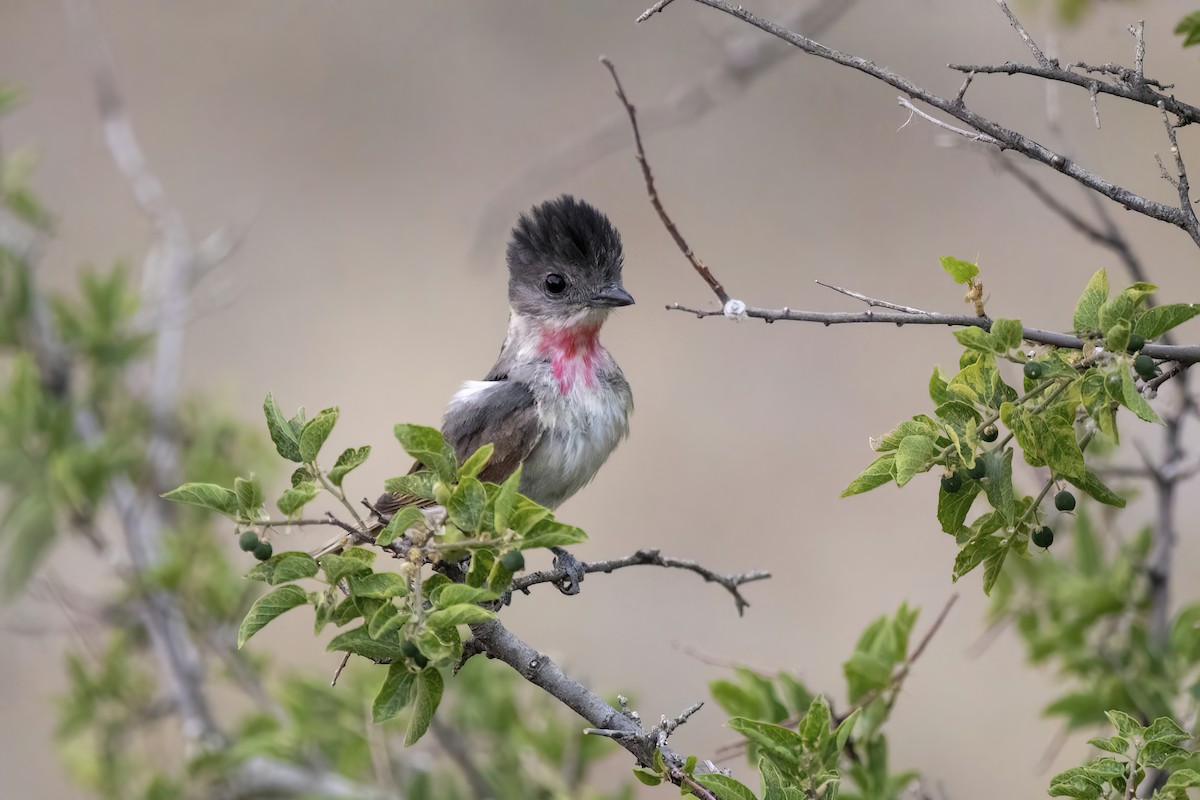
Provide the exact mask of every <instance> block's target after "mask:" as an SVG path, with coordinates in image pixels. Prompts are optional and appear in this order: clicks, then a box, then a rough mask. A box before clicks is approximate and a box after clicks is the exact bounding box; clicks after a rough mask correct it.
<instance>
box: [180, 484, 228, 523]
mask: <svg viewBox="0 0 1200 800" xmlns="http://www.w3.org/2000/svg"><path fill="white" fill-rule="evenodd" d="M162 498H163V499H164V500H170V501H171V502H173V503H183V504H184V505H189V506H197V507H199V508H206V509H208V510H210V511H216V512H217V513H218V514H224V515H225V516H227V517H229V518H230V519H232V520H237V518H238V499H237V495H236V494H234V493H233V490H232V489H226V488H225V487H224V486H217V485H216V484H215V483H185V484H184V485H183V486H180V487H179V488H178V489H172V490H171V491H169V492H167V493H166V494H164V495H162Z"/></svg>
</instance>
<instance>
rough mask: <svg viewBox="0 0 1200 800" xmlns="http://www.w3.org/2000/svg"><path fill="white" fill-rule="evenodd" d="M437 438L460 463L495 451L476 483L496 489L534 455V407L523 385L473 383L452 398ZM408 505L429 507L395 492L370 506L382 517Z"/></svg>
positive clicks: (537, 434)
mask: <svg viewBox="0 0 1200 800" xmlns="http://www.w3.org/2000/svg"><path fill="white" fill-rule="evenodd" d="M493 372H495V369H493ZM490 374H491V373H489V375H490ZM442 435H443V436H444V437H445V438H446V442H447V443H448V444H449V445H450V446H451V447H453V448H454V453H455V455H457V456H458V460H459V462H460V463H461V462H462V461H464V460H466V459H467V458H468V457H469V456H470V455H471V454H472V453H474V452H475V451H476V450H478V449H479V448H480V447H482V446H483V445H485V444H489V443H490V444H493V445H495V450H494V451H493V452H492V458H491V460H490V461H488V463H487V466H485V467H484V468H483V471H482V472H480V473H479V479H480V480H482V481H490V482H492V483H501V482H502V481H504V480H505V479H506V478H508V477H509V476H510V475H512V474H513V472H515V471H516V469H517V465H519V464H520V463H521V462H522V461H524V460H525V459H526V458H527V457H528V456H529V454H530V453H531V452H533V448H534V447H536V446H537V443H538V442H539V441H540V440H541V438H542V426H541V424H540V423H539V421H538V415H537V401H536V399H535V398H534V396H533V392H532V391H530V389H529V387H528V386H526V385H525V384H523V383H519V382H516V381H511V380H486V381H472V382H470V383H468V384H466V385H465V386H464V387H463V389H462V390H461V391H460V392H459V393H458V394H457V395H455V397H454V399H453V400H452V401H451V402H450V407H449V408H447V409H446V416H445V418H444V419H443V421H442ZM423 468H424V465H422V464H421V463H419V462H418V463H416V464H413V466H412V469H411V470H409V472H410V473H412V472H416V471H418V470H420V469H423ZM408 505H414V506H431V505H434V502H433V501H432V500H426V499H423V498H419V497H413V496H412V495H405V494H398V493H395V492H386V493H384V494H383V495H382V496H381V497H380V498H379V499H378V500H377V501H375V509H376V510H377V511H378V512H380V513H381V514H385V515H391V514H393V513H395V512H396V511H397V510H398V509H400V508H402V507H403V506H408Z"/></svg>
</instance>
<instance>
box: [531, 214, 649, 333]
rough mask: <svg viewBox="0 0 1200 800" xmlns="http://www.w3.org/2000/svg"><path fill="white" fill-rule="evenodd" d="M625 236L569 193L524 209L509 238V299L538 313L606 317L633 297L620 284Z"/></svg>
mask: <svg viewBox="0 0 1200 800" xmlns="http://www.w3.org/2000/svg"><path fill="white" fill-rule="evenodd" d="M622 259H623V255H622V252H621V235H620V234H619V233H617V229H616V228H614V227H613V226H612V223H611V222H609V221H608V217H606V216H604V215H603V214H602V213H600V212H599V211H597V210H596V209H595V208H594V207H592V206H590V205H588V204H587V203H585V202H583V201H582V200H576V199H575V198H574V197H572V196H571V195H569V194H565V195H563V196H561V197H558V198H556V199H554V200H548V201H546V202H545V203H542V204H541V205H538V206H534V207H533V208H532V209H530V211H529V213H528V214H522V215H521V218H520V219H519V220H518V221H517V225H516V227H514V228H513V231H512V239H511V240H510V241H509V243H508V299H509V303H510V304H511V305H512V308H513V311H515V312H516V313H518V314H522V315H526V316H533V317H543V318H546V317H553V318H569V317H575V316H577V315H586V316H593V315H594V316H596V317H600V318H602V317H603V316H604V315H605V314H606V313H607V311H608V310H609V309H612V308H616V307H617V306H627V305H630V304H632V303H633V298H632V297H631V296H630V295H629V292H627V291H625V287H624V286H622V285H621V262H622Z"/></svg>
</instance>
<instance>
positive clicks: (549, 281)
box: [546, 272, 567, 294]
mask: <svg viewBox="0 0 1200 800" xmlns="http://www.w3.org/2000/svg"><path fill="white" fill-rule="evenodd" d="M566 288H567V279H566V278H564V277H563V276H562V275H559V274H558V273H557V272H551V273H550V274H549V275H547V276H546V291H547V292H549V293H550V294H562V291H563V289H566Z"/></svg>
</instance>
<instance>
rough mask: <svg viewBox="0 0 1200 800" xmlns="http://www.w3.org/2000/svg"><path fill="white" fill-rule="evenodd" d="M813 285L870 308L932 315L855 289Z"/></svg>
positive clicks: (816, 282) (824, 284)
mask: <svg viewBox="0 0 1200 800" xmlns="http://www.w3.org/2000/svg"><path fill="white" fill-rule="evenodd" d="M813 283H815V284H817V285H818V286H824V287H825V288H826V289H832V290H833V291H835V292H837V293H838V294H844V295H846V296H847V297H853V298H854V299H855V300H862V301H863V302H864V303H866V304H867V305H868V306H875V307H878V308H890V309H892V310H893V311H903V312H904V313H905V314H925V315H928V314H929V313H930V312H928V311H924V310H922V309H919V308H913V307H912V306H902V305H900V304H899V303H891V302H888V301H887V300H879V299H878V298H875V297H867V296H866V295H865V294H863V293H862V292H856V291H854V290H853V289H844V288H842V287H841V286H834V285H833V284H831V283H825V281H819V280H818V281H813Z"/></svg>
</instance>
